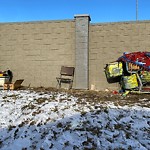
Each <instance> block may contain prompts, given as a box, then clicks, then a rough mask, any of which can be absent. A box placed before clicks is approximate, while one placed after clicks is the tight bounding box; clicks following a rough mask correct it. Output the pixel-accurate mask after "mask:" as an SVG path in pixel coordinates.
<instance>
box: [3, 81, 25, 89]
mask: <svg viewBox="0 0 150 150" xmlns="http://www.w3.org/2000/svg"><path fill="white" fill-rule="evenodd" d="M23 81H24V80H23V79H20V80H16V81H15V82H14V83H5V84H4V90H15V89H17V88H19V87H21V84H22V82H23Z"/></svg>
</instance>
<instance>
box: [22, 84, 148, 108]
mask: <svg viewBox="0 0 150 150" xmlns="http://www.w3.org/2000/svg"><path fill="white" fill-rule="evenodd" d="M23 89H26V88H25V87H24V88H23ZM30 90H31V91H36V92H42V93H44V94H45V93H50V92H56V93H60V92H65V93H68V94H69V95H72V96H74V97H77V98H79V99H81V100H82V99H86V101H88V102H90V103H95V104H96V103H99V102H100V103H104V102H107V101H108V102H114V103H115V104H116V105H121V106H124V105H131V106H132V105H135V104H137V105H140V106H143V107H150V94H135V93H129V94H128V95H126V96H122V95H121V94H114V93H113V91H107V92H106V91H91V90H74V89H72V90H65V89H56V88H53V87H48V88H44V87H36V88H30Z"/></svg>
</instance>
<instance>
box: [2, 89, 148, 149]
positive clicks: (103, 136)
mask: <svg viewBox="0 0 150 150" xmlns="http://www.w3.org/2000/svg"><path fill="white" fill-rule="evenodd" d="M141 101H146V99H144V98H143V99H142V100H141ZM147 103H149V101H147ZM0 149H1V150H48V149H51V150H88V149H89V150H120V149H125V150H150V108H149V107H146V106H145V107H142V106H140V104H135V105H133V106H129V105H124V106H120V105H116V104H114V103H113V102H111V101H109V102H108V101H106V102H103V103H101V101H99V103H98V102H97V103H94V102H92V101H91V102H89V101H86V98H82V99H81V98H80V99H79V98H77V97H74V96H72V95H71V94H67V93H65V92H51V91H49V92H35V91H30V90H20V91H3V90H1V91H0Z"/></svg>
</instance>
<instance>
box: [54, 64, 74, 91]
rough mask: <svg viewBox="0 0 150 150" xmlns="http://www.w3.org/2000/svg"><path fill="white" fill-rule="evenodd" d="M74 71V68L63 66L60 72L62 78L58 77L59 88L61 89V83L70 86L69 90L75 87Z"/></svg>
mask: <svg viewBox="0 0 150 150" xmlns="http://www.w3.org/2000/svg"><path fill="white" fill-rule="evenodd" d="M74 71H75V68H74V67H67V66H62V67H61V70H60V76H59V77H56V79H57V82H58V84H57V86H59V88H61V83H67V84H69V88H68V89H71V88H72V85H73V78H74Z"/></svg>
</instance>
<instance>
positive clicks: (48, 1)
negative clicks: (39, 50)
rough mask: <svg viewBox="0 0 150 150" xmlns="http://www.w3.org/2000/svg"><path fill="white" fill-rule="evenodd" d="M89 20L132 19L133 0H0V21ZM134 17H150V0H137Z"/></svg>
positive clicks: (134, 6)
mask: <svg viewBox="0 0 150 150" xmlns="http://www.w3.org/2000/svg"><path fill="white" fill-rule="evenodd" d="M75 14H89V15H90V17H91V22H92V23H100V22H118V21H135V20H136V0H0V22H24V21H42V20H63V19H73V18H74V15H75ZM138 20H150V0H138Z"/></svg>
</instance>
